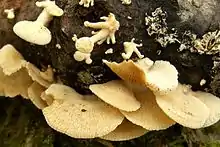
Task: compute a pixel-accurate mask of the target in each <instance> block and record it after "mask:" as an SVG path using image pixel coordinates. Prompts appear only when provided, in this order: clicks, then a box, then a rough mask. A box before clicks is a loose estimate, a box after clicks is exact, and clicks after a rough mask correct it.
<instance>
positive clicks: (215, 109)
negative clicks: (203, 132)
mask: <svg viewBox="0 0 220 147" xmlns="http://www.w3.org/2000/svg"><path fill="white" fill-rule="evenodd" d="M192 95H193V96H195V97H196V98H198V99H199V100H200V101H202V102H203V103H204V104H205V105H206V106H207V107H208V108H209V110H210V114H209V117H208V119H207V120H206V121H205V124H204V125H203V127H208V126H211V125H213V124H215V123H216V122H218V121H219V120H220V107H219V106H220V99H219V98H218V97H216V96H214V95H212V94H211V93H207V92H202V91H197V92H192Z"/></svg>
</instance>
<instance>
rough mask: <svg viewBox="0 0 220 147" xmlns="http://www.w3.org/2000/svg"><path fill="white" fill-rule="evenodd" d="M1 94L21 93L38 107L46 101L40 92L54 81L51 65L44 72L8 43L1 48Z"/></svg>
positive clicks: (8, 95) (10, 95)
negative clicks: (42, 98) (42, 99)
mask: <svg viewBox="0 0 220 147" xmlns="http://www.w3.org/2000/svg"><path fill="white" fill-rule="evenodd" d="M0 81H1V83H0V95H1V96H6V97H15V96H17V95H21V96H22V97H24V98H27V99H30V100H31V101H32V102H33V103H34V104H35V105H36V107H38V108H40V109H41V108H43V107H45V106H46V103H45V102H43V101H41V98H40V94H41V92H43V91H44V90H46V88H48V87H49V85H51V84H52V83H53V81H54V80H53V71H52V68H51V67H48V69H47V70H46V71H44V72H42V71H40V70H39V69H38V68H37V67H35V66H34V65H33V64H31V63H29V62H27V61H26V60H24V58H23V57H22V55H21V54H20V53H19V52H17V51H16V49H15V48H14V47H13V46H12V45H10V44H8V45H5V46H4V47H2V48H1V50H0Z"/></svg>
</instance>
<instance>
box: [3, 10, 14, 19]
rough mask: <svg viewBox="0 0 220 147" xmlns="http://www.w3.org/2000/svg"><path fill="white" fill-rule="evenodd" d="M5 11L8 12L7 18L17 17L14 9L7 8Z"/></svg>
mask: <svg viewBox="0 0 220 147" xmlns="http://www.w3.org/2000/svg"><path fill="white" fill-rule="evenodd" d="M4 13H6V14H7V18H8V19H14V18H15V13H14V9H13V8H12V9H5V10H4Z"/></svg>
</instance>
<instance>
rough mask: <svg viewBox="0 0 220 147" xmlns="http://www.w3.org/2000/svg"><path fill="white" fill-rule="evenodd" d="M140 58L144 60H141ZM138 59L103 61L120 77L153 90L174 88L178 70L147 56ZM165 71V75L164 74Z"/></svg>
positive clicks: (165, 91)
mask: <svg viewBox="0 0 220 147" xmlns="http://www.w3.org/2000/svg"><path fill="white" fill-rule="evenodd" d="M142 60H143V61H144V62H142ZM145 61H146V58H144V59H140V60H139V61H138V62H137V63H134V62H133V61H132V60H128V61H123V62H121V63H115V62H108V61H106V60H104V61H103V62H104V63H105V64H106V65H107V66H108V67H109V68H110V69H111V70H112V71H113V72H115V73H116V74H117V75H118V76H119V77H120V78H121V79H123V80H125V81H127V82H129V83H134V84H138V85H141V86H144V87H147V88H150V89H151V90H152V91H154V92H158V93H161V94H166V93H168V92H170V91H172V90H175V89H176V87H177V85H178V72H177V70H176V68H175V67H174V66H173V65H171V64H170V63H169V62H167V61H156V62H155V63H154V64H152V62H150V61H149V59H148V58H147V61H146V62H145ZM164 73H166V76H164Z"/></svg>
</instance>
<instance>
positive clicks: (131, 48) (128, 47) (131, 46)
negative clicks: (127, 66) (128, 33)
mask: <svg viewBox="0 0 220 147" xmlns="http://www.w3.org/2000/svg"><path fill="white" fill-rule="evenodd" d="M134 40H135V38H133V39H131V41H130V42H124V43H123V45H124V50H125V53H122V54H121V55H122V57H123V58H124V59H125V60H126V59H130V57H131V56H132V54H133V52H135V53H136V55H137V56H138V58H144V55H142V54H141V53H140V51H139V50H138V49H137V47H142V44H136V43H134Z"/></svg>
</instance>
